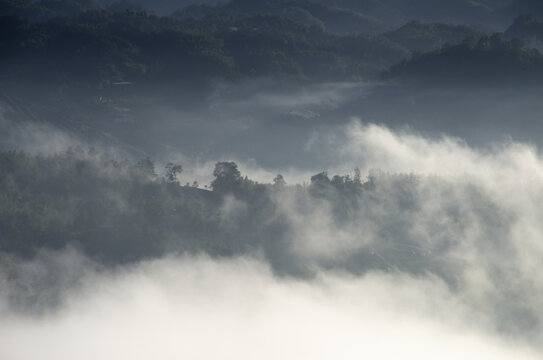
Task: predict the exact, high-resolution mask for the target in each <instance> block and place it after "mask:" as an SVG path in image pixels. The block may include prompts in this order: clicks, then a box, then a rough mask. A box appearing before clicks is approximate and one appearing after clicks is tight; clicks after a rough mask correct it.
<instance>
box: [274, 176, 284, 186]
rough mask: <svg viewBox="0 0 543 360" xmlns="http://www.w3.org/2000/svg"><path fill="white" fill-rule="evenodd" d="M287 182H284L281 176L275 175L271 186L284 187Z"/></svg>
mask: <svg viewBox="0 0 543 360" xmlns="http://www.w3.org/2000/svg"><path fill="white" fill-rule="evenodd" d="M286 184H287V182H286V181H285V178H284V177H283V175H281V174H277V176H276V177H275V178H273V185H274V186H285V185H286Z"/></svg>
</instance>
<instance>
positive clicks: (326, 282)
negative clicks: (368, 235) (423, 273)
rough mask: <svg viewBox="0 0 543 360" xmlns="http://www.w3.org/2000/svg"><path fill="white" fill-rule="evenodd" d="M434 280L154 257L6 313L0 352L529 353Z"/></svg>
mask: <svg viewBox="0 0 543 360" xmlns="http://www.w3.org/2000/svg"><path fill="white" fill-rule="evenodd" d="M455 299H456V298H455V297H454V296H451V294H450V293H449V292H448V291H447V290H446V288H445V287H444V286H443V285H442V284H441V283H439V282H438V281H436V280H421V279H414V278H409V277H405V276H399V275H378V274H374V275H369V276H366V277H363V278H352V277H345V276H339V275H324V274H322V275H321V276H319V277H318V278H317V279H316V280H314V281H311V282H305V281H301V280H285V279H283V280H280V279H277V278H274V277H273V276H272V275H271V274H270V272H269V270H268V269H267V268H266V267H265V266H264V265H262V264H261V263H258V262H256V261H254V260H246V259H237V260H232V261H213V260H209V259H205V258H197V259H194V258H192V259H189V258H184V259H163V260H157V261H153V262H149V263H146V264H141V265H138V266H135V267H133V268H131V269H129V270H128V269H125V270H124V271H121V272H117V273H115V274H110V275H100V276H94V277H91V278H87V283H86V285H85V286H84V289H83V290H80V291H77V292H73V293H72V294H71V295H70V296H69V298H68V300H67V305H66V306H65V307H63V308H62V310H60V311H59V312H58V313H52V314H49V315H45V316H43V317H40V318H34V317H28V318H25V317H22V316H15V315H12V316H7V317H4V319H3V320H2V322H1V323H0V357H1V358H2V359H10V360H19V359H37V358H39V359H51V360H53V359H54V360H65V359H66V360H68V359H80V360H85V359H105V360H107V359H132V360H138V359H280V358H281V359H353V358H369V359H419V360H425V359H445V360H446V359H451V360H452V359H454V360H457V359H468V360H469V359H496V360H499V359H520V360H524V359H537V358H538V356H537V355H538V354H536V353H534V352H531V351H530V350H529V349H528V348H526V347H523V346H521V345H519V344H515V343H512V342H509V341H507V340H506V339H502V338H499V337H497V336H493V335H492V334H491V333H485V332H484V331H483V330H482V329H484V327H483V326H477V325H473V324H472V325H470V326H468V325H466V324H467V323H468V322H467V319H468V318H469V310H468V309H465V308H463V307H462V306H461V304H459V303H458V302H457V301H456V300H455Z"/></svg>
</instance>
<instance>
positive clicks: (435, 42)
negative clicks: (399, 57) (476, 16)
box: [384, 21, 485, 51]
mask: <svg viewBox="0 0 543 360" xmlns="http://www.w3.org/2000/svg"><path fill="white" fill-rule="evenodd" d="M484 35H485V33H484V32H483V31H481V30H478V29H476V28H473V27H470V26H467V25H455V24H447V23H421V22H420V21H412V22H410V23H408V24H405V25H404V26H402V27H400V28H398V29H396V30H394V31H390V32H387V33H386V34H384V36H386V37H387V38H388V39H390V40H391V41H394V42H396V43H398V44H400V45H402V46H404V47H406V48H408V49H409V50H412V51H430V50H434V49H437V48H440V47H441V46H444V45H445V44H447V43H454V42H460V41H462V40H464V39H466V38H468V37H476V38H479V37H482V36H484Z"/></svg>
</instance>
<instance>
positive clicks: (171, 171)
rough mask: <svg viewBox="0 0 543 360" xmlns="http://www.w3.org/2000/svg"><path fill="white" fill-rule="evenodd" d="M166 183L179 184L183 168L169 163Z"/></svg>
mask: <svg viewBox="0 0 543 360" xmlns="http://www.w3.org/2000/svg"><path fill="white" fill-rule="evenodd" d="M165 168H166V175H165V177H166V181H168V182H177V174H180V173H181V172H182V171H183V167H182V166H181V165H179V164H174V163H171V162H170V163H167V164H166V166H165Z"/></svg>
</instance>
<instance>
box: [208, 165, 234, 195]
mask: <svg viewBox="0 0 543 360" xmlns="http://www.w3.org/2000/svg"><path fill="white" fill-rule="evenodd" d="M213 176H214V177H215V179H214V180H213V182H212V183H211V187H212V188H213V191H218V192H237V191H238V190H239V189H240V186H241V181H242V178H241V173H240V172H239V170H238V165H237V164H236V163H235V162H218V163H217V164H215V170H213Z"/></svg>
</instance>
